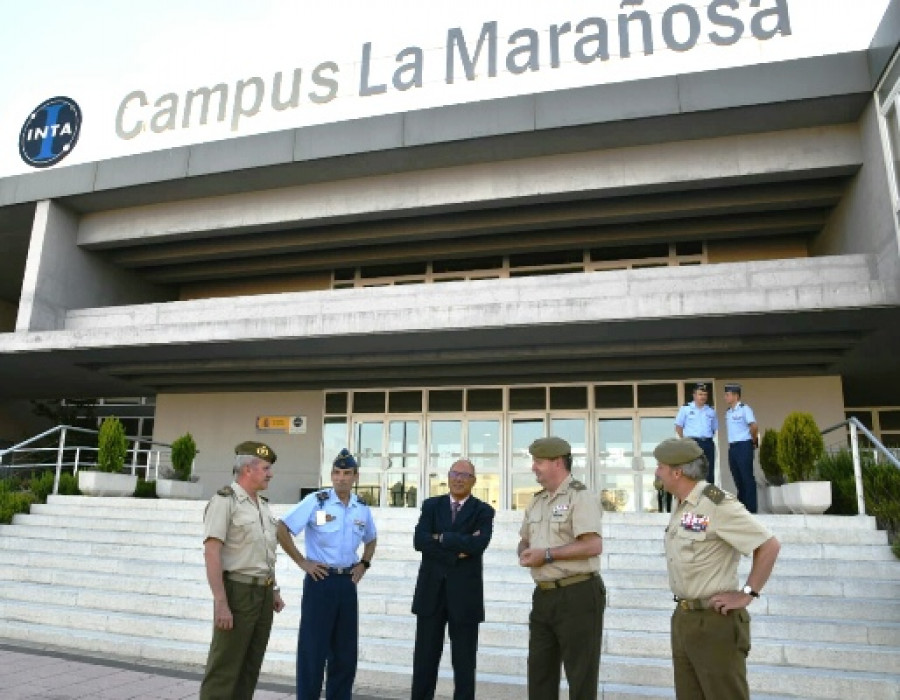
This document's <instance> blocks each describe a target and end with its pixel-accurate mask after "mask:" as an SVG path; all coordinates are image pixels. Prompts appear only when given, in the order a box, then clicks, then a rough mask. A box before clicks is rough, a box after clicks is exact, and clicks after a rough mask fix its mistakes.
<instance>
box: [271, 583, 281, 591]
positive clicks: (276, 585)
mask: <svg viewBox="0 0 900 700" xmlns="http://www.w3.org/2000/svg"><path fill="white" fill-rule="evenodd" d="M272 593H281V586H279V585H278V584H275V585H274V586H272Z"/></svg>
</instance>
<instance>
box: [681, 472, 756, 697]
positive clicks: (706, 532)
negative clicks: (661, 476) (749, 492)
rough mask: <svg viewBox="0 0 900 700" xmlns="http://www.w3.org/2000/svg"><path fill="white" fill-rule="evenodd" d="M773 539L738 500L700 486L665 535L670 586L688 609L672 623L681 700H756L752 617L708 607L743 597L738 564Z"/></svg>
mask: <svg viewBox="0 0 900 700" xmlns="http://www.w3.org/2000/svg"><path fill="white" fill-rule="evenodd" d="M771 537H772V533H771V532H769V530H768V529H766V528H765V527H764V526H763V525H762V524H761V523H759V522H758V521H757V520H756V519H755V518H754V517H753V516H752V515H751V514H750V513H749V512H748V511H747V509H746V508H745V507H744V506H743V504H741V502H740V501H738V500H737V499H736V498H735V497H734V496H733V495H731V494H729V493H726V492H724V491H722V490H721V489H719V488H718V487H716V486H713V485H711V484H708V483H707V482H705V481H701V482H699V483H698V484H697V485H696V486H695V487H694V488H693V489H692V490H691V493H690V494H689V495H688V496H687V497H686V498H685V499H684V501H682V502H681V503H680V504H679V505H678V507H677V508H676V509H675V510H674V511H673V512H672V516H671V518H670V519H669V525H668V527H667V528H666V535H665V549H666V563H667V566H668V570H669V586H670V587H671V589H672V593H674V594H675V596H676V598H678V599H679V601H681V602H680V603H679V604H678V605H677V606H676V608H675V612H674V613H673V615H672V659H673V662H674V666H675V692H676V696H677V697H678V698H690V699H691V700H694V699H696V698H706V699H707V700H717V699H718V698H729V700H731V699H732V698H733V699H735V700H740V699H741V698H749V697H750V693H749V688H748V685H747V654H748V653H749V651H750V614H749V613H748V612H747V611H746V610H732V611H731V612H729V613H728V615H722V614H720V613H718V612H716V611H715V610H712V609H711V608H709V607H708V601H709V598H710V597H711V596H713V595H715V594H716V593H723V592H727V591H737V590H740V588H741V585H740V583H739V581H738V573H737V569H738V562H739V560H740V557H741V555H742V554H743V555H745V556H749V555H751V554H752V553H753V551H754V550H756V549H757V548H758V547H759V546H760V545H761V544H763V543H764V542H766V541H767V540H768V539H770V538H771Z"/></svg>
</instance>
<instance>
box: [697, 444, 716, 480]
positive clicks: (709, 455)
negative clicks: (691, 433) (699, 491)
mask: <svg viewBox="0 0 900 700" xmlns="http://www.w3.org/2000/svg"><path fill="white" fill-rule="evenodd" d="M693 440H695V441H696V442H697V444H698V445H700V449H701V450H703V454H705V455H706V461H707V462H708V463H709V469H707V471H706V480H707V481H708V482H709V483H711V484H714V483H716V444H715V443H714V442H713V439H712V438H693Z"/></svg>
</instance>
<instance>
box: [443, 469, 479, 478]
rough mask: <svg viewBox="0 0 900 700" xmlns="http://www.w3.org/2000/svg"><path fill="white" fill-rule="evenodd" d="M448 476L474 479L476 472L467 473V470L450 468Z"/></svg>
mask: <svg viewBox="0 0 900 700" xmlns="http://www.w3.org/2000/svg"><path fill="white" fill-rule="evenodd" d="M447 476H449V477H450V478H451V479H474V478H475V475H474V474H466V473H465V472H458V471H456V470H450V471H449V472H447Z"/></svg>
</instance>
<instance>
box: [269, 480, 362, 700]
mask: <svg viewBox="0 0 900 700" xmlns="http://www.w3.org/2000/svg"><path fill="white" fill-rule="evenodd" d="M281 520H282V522H283V523H284V524H285V526H286V527H287V529H288V530H290V532H291V534H292V535H294V536H297V535H298V534H299V533H300V531H301V530H302V531H303V533H304V537H305V539H306V558H307V559H310V560H311V561H314V562H319V563H322V564H325V565H327V566H328V567H329V572H328V576H326V577H325V578H324V579H322V580H319V581H316V580H315V579H314V578H313V577H312V576H310V575H309V574H307V575H306V577H305V578H304V580H303V600H302V603H301V607H300V634H299V639H298V642H297V699H298V700H314V699H316V700H317V699H318V698H319V696H320V694H321V691H322V681H323V678H324V675H325V665H326V662H327V664H328V682H327V684H326V688H325V697H326V698H328V699H329V700H350V697H351V692H352V689H353V681H354V679H355V678H356V661H357V657H358V651H359V604H358V599H357V594H356V584H355V583H354V582H353V578H352V576H351V572H350V568H351V567H352V566H353V565H354V564H356V563H357V562H358V561H359V558H358V556H357V550H358V549H359V546H360V545H361V544H368V543H369V542H371V541H372V540H374V539H375V537H376V534H377V533H376V531H375V523H374V521H373V520H372V511H371V510H370V509H369V507H368V506H367V505H366V504H365V503H362V502H361V501H360V500H359V499H358V498H357V497H356V495H355V494H351V495H350V501H349V503H348V504H347V505H346V506H345V505H344V504H343V503H341V500H340V499H339V498H338V497H337V496H336V495H335V493H334V489H323V490H321V491H317V492H315V493H312V494H310V495H309V496H307V497H306V498H304V499H303V500H302V501H300V503H298V504H297V505H296V506H294V507H293V508H292V509H291V510H290V511H288V512H287V513H286V514H285V516H284V517H283V518H282V519H281Z"/></svg>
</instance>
